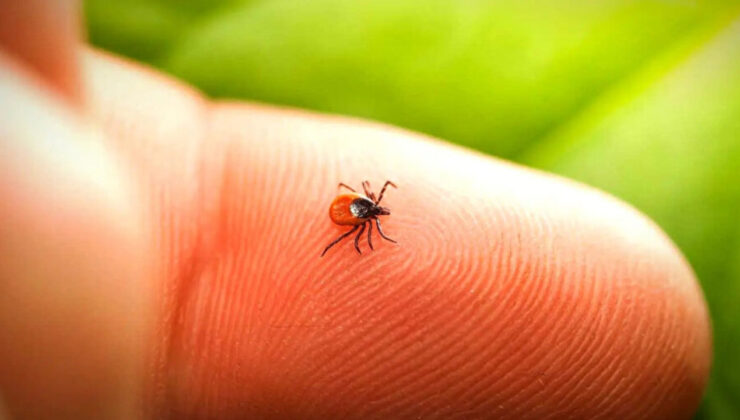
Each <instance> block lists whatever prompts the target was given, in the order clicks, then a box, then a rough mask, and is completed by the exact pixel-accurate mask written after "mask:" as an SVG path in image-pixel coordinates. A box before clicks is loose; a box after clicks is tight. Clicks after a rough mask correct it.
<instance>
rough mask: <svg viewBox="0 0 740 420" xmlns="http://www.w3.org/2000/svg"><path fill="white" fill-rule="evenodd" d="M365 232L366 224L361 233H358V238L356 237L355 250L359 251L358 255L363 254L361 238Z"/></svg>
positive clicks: (363, 225)
mask: <svg viewBox="0 0 740 420" xmlns="http://www.w3.org/2000/svg"><path fill="white" fill-rule="evenodd" d="M358 226H359V225H358ZM363 232H365V223H363V224H362V228H361V229H360V231H359V232H357V236H355V249H356V250H357V253H358V254H362V251H360V237H361V236H362V233H363Z"/></svg>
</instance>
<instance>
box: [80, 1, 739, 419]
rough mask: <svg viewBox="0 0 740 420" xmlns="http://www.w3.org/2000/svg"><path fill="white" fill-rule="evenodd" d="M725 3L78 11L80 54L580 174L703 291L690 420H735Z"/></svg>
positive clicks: (732, 177) (157, 6)
mask: <svg viewBox="0 0 740 420" xmlns="http://www.w3.org/2000/svg"><path fill="white" fill-rule="evenodd" d="M738 12H739V10H738V8H737V7H735V6H734V5H733V4H730V3H729V2H728V3H727V4H725V3H723V2H681V1H675V2H669V1H658V0H653V1H647V0H646V1H624V0H612V1H609V0H604V1H599V2H586V1H585V2H582V4H573V2H567V1H564V0H561V1H554V2H553V1H513V0H512V1H499V2H490V1H482V0H480V1H477V0H427V1H419V0H408V1H398V0H352V1H346V0H313V1H301V0H222V1H206V0H188V1H177V0H118V1H114V2H111V1H109V0H88V1H87V2H86V13H87V18H88V25H89V26H88V28H89V33H90V37H91V40H92V42H93V43H95V44H97V45H99V46H102V47H105V48H108V49H111V50H113V51H117V52H120V53H123V54H126V55H129V56H132V57H135V58H138V59H140V60H143V61H146V62H149V63H152V64H154V65H156V66H159V67H160V68H163V69H164V70H166V71H168V72H170V73H173V74H175V75H177V76H179V77H181V78H184V79H185V80H188V81H190V82H191V83H193V84H194V85H196V86H198V87H200V88H201V89H203V90H204V91H205V92H207V93H208V94H210V95H213V96H216V97H231V98H246V99H252V100H260V101H265V102H272V103H281V104H289V105H296V106H301V107H306V108H311V109H316V110H321V111H329V112H336V113H342V114H349V115H356V116H362V117H367V118H371V119H376V120H381V121H386V122H389V123H392V124H396V125H400V126H404V127H408V128H411V129H414V130H418V131H422V132H426V133H430V134H432V135H435V136H439V137H442V138H445V139H448V140H450V141H454V142H456V143H460V144H464V145H468V146H471V147H474V148H477V149H479V150H482V151H485V152H488V153H491V154H496V155H499V156H503V157H507V158H511V159H514V160H518V161H521V162H524V163H527V164H530V165H533V166H537V167H540V168H544V169H547V170H550V171H553V172H557V173H560V174H564V175H566V176H569V177H572V178H575V179H579V180H581V181H583V182H586V183H589V184H591V185H595V186H597V187H599V188H602V189H605V190H607V191H610V192H612V193H613V194H615V195H617V196H619V197H621V198H623V199H625V200H626V201H628V202H630V203H632V204H633V205H635V206H636V207H638V208H640V209H641V210H642V211H644V212H645V213H647V214H648V215H650V216H651V217H652V218H653V219H654V220H656V221H657V222H658V223H659V224H660V225H661V226H662V227H663V228H664V229H665V230H666V231H667V232H668V234H669V235H670V236H671V237H672V238H673V239H674V240H675V241H676V243H677V244H678V245H679V247H680V248H681V249H682V250H683V252H684V253H685V254H686V255H687V257H688V259H689V260H690V262H691V263H692V265H693V267H694V268H695V270H696V271H697V274H698V276H699V278H700V280H701V282H702V285H703V288H704V290H705V292H706V295H707V299H708V301H709V304H710V310H711V312H712V318H713V322H714V329H715V369H714V371H713V375H712V379H711V384H710V388H709V391H708V393H707V397H706V399H705V404H704V406H703V408H702V412H701V413H700V417H703V418H706V419H735V418H740V361H738V358H737V355H738V354H740V309H739V307H738V302H740V224H738V223H737V220H738V214H739V213H740V169H738V164H739V163H740V13H738Z"/></svg>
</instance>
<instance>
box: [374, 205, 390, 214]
mask: <svg viewBox="0 0 740 420" xmlns="http://www.w3.org/2000/svg"><path fill="white" fill-rule="evenodd" d="M375 208H376V210H375V211H376V213H375V214H377V215H378V216H387V215H389V214H391V209H389V208H388V207H380V206H375Z"/></svg>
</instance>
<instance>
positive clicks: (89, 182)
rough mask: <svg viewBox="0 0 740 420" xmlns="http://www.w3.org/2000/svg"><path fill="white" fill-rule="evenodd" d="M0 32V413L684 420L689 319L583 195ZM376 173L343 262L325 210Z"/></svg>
mask: <svg viewBox="0 0 740 420" xmlns="http://www.w3.org/2000/svg"><path fill="white" fill-rule="evenodd" d="M15 3H17V4H3V6H2V7H3V10H4V13H2V14H0V28H4V29H0V42H1V43H2V44H1V45H2V53H1V55H0V145H1V146H0V147H1V148H0V151H1V153H0V193H1V194H2V201H1V204H0V237H1V238H2V241H1V242H0V287H1V288H0V398H1V400H2V401H4V405H5V408H6V411H7V412H8V413H9V414H10V415H13V416H14V417H17V418H27V417H28V418H36V417H54V418H61V417H72V418H83V417H89V418H109V417H119V418H136V417H143V416H147V417H154V418H160V417H167V416H170V417H173V418H322V419H325V418H363V419H367V418H496V419H504V418H505V419H529V418H532V419H544V418H597V417H599V418H616V419H627V418H651V419H677V418H689V417H691V414H692V413H693V412H694V410H695V409H696V407H697V405H698V402H699V400H700V397H701V393H702V390H703V388H704V385H705V382H706V378H707V373H708V367H709V362H710V353H711V350H710V335H709V326H708V318H707V311H706V307H705V304H704V301H703V298H702V296H701V292H700V290H699V288H698V286H697V284H696V281H695V279H694V277H693V274H692V273H691V270H690V268H689V267H688V265H687V264H686V262H685V261H684V259H683V258H682V256H681V255H680V253H679V252H678V250H677V249H676V248H675V247H674V246H673V245H672V244H671V243H670V241H669V240H668V239H667V238H666V237H665V235H664V234H662V233H661V232H660V231H659V230H658V228H657V227H655V226H654V225H653V224H652V223H651V222H649V221H648V220H646V219H645V218H644V217H643V216H641V215H640V214H638V213H637V212H636V211H635V210H633V209H631V208H629V207H627V206H625V205H624V204H622V203H620V202H618V201H616V200H614V199H613V198H610V197H608V196H606V195H604V194H601V193H599V192H597V191H594V190H592V189H589V188H587V187H584V186H581V185H578V184H576V183H573V182H569V181H567V180H564V179H560V178H557V177H554V176H550V175H547V174H544V173H539V172H536V171H533V170H529V169H526V168H522V167H519V166H516V165H513V164H510V163H507V162H502V161H498V160H495V159H492V158H489V157H485V156H482V155H479V154H476V153H473V152H470V151H467V150H464V149H461V148H457V147H455V146H451V145H448V144H446V143H444V142H441V141H437V140H433V139H427V138H423V137H421V136H419V135H415V134H412V133H408V132H404V131H402V130H399V129H395V128H391V127H386V126H382V125H378V124H372V123H368V122H362V121H356V120H351V119H345V118H340V117H330V116H323V115H318V114H311V113H307V112H302V111H297V110H289V109H277V108H272V107H268V106H261V105H254V104H245V103H238V102H212V101H209V100H207V99H205V98H203V97H202V96H201V95H199V94H198V93H197V92H195V91H194V90H192V89H191V88H189V87H187V86H185V85H183V84H181V83H179V82H176V81H174V80H172V79H170V78H168V77H166V76H163V75H161V74H158V73H157V72H155V71H153V70H150V69H146V68H143V67H141V66H139V65H137V64H135V63H130V62H127V61H124V60H122V59H119V58H115V57H111V56H109V55H107V54H104V53H101V52H96V51H91V50H89V49H88V48H86V47H84V46H81V45H79V41H78V35H77V33H76V31H77V29H76V27H77V25H78V21H79V19H78V18H75V12H76V11H75V10H74V7H70V6H69V5H67V4H65V3H55V2H48V1H45V0H34V1H27V2H15ZM365 179H369V180H370V181H371V182H373V183H374V186H376V187H377V186H379V184H380V183H381V182H383V181H385V180H386V179H391V180H393V181H394V182H396V184H397V185H398V187H399V188H398V189H394V190H389V191H388V192H387V193H386V196H385V198H384V205H386V206H387V207H389V208H390V209H391V211H392V214H391V215H390V216H387V217H385V218H384V229H385V231H386V233H387V234H388V235H389V236H391V237H393V238H394V239H397V240H398V242H399V244H398V245H395V244H391V243H388V242H384V241H380V240H376V241H375V251H373V252H370V251H369V250H368V249H367V248H366V243H365V242H364V241H363V243H362V246H363V247H364V249H365V252H364V253H363V255H362V256H359V255H357V254H356V252H355V251H354V249H353V247H352V245H350V244H349V243H340V244H339V245H337V246H335V247H334V248H332V249H331V250H330V251H329V252H328V253H327V255H326V256H324V258H319V255H320V253H321V251H322V250H323V248H324V247H325V246H326V245H327V244H328V243H329V242H330V241H331V240H333V239H334V238H336V237H337V236H338V235H339V234H341V233H342V232H343V231H344V230H343V229H342V228H340V227H338V226H335V225H333V224H332V223H331V222H330V220H329V217H328V215H327V208H328V205H329V203H330V202H331V200H332V198H333V196H334V194H335V193H336V185H337V183H338V182H340V181H343V182H346V183H349V184H350V185H351V186H353V187H355V188H357V187H359V183H360V182H361V181H362V180H365Z"/></svg>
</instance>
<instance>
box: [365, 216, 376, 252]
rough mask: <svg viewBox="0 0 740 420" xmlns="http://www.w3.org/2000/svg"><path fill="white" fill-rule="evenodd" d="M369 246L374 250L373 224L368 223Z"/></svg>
mask: <svg viewBox="0 0 740 420" xmlns="http://www.w3.org/2000/svg"><path fill="white" fill-rule="evenodd" d="M367 227H368V229H367V244H368V245H370V249H375V248H373V222H367Z"/></svg>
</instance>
